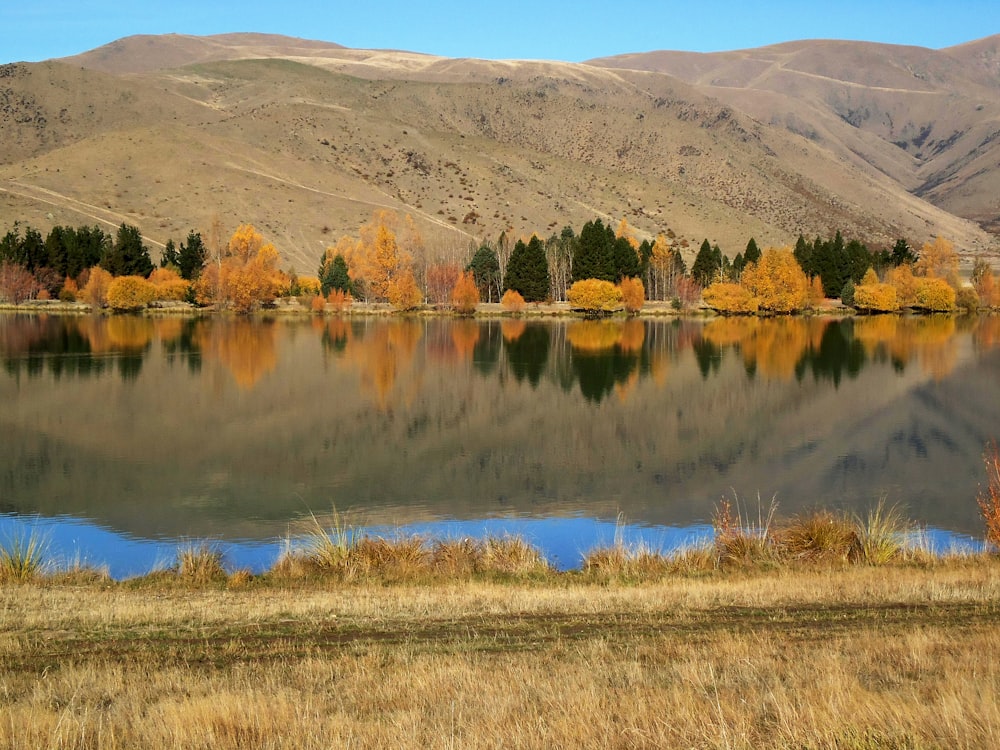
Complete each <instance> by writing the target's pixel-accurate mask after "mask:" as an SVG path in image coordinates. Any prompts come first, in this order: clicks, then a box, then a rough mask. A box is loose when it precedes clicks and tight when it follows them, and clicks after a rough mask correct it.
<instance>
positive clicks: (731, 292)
mask: <svg viewBox="0 0 1000 750" xmlns="http://www.w3.org/2000/svg"><path fill="white" fill-rule="evenodd" d="M702 298H703V299H704V300H705V304H706V305H708V306H709V307H711V308H712V309H713V310H715V311H716V312H718V313H722V314H723V315H750V314H753V313H755V312H757V309H758V303H757V300H756V299H755V298H754V297H753V296H752V295H751V294H750V292H748V291H747V290H746V289H744V288H743V287H742V286H740V285H739V284H733V283H729V282H717V283H715V284H710V285H709V286H708V288H706V289H705V291H704V292H702Z"/></svg>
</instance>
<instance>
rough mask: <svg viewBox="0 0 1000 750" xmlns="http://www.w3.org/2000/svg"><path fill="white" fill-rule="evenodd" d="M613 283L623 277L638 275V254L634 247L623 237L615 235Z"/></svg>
mask: <svg viewBox="0 0 1000 750" xmlns="http://www.w3.org/2000/svg"><path fill="white" fill-rule="evenodd" d="M613 248H614V259H615V278H614V281H615V283H619V282H621V280H622V279H624V278H635V277H638V276H639V256H638V255H637V254H636V252H635V248H634V247H632V245H631V243H629V241H628V240H627V239H626V238H624V237H616V238H615V241H614V245H613Z"/></svg>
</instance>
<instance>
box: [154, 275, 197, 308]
mask: <svg viewBox="0 0 1000 750" xmlns="http://www.w3.org/2000/svg"><path fill="white" fill-rule="evenodd" d="M149 283H150V284H151V285H152V286H153V294H154V296H153V299H164V300H174V301H183V300H185V299H187V296H188V290H189V289H190V288H191V283H190V282H189V281H185V280H184V279H182V278H181V276H180V274H179V273H177V272H176V271H174V270H173V269H171V268H157V269H155V270H154V271H153V272H152V273H151V274H150V275H149Z"/></svg>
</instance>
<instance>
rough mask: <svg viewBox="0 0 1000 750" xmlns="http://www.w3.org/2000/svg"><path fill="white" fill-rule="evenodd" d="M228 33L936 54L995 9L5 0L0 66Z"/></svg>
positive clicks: (372, 40)
mask: <svg viewBox="0 0 1000 750" xmlns="http://www.w3.org/2000/svg"><path fill="white" fill-rule="evenodd" d="M230 31H260V32H267V33H275V34H287V35H289V36H298V37H304V38H308V39H322V40H325V41H330V42H337V43H339V44H344V45H346V46H348V47H362V48H395V49H405V50H411V51H414V52H428V53H432V54H439V55H445V56H448V57H484V58H494V59H498V58H534V59H549V60H567V61H573V62H576V61H580V60H586V59H589V58H592V57H599V56H603V55H613V54H619V53H624V52H645V51H648V50H654V49H674V50H693V51H701V52H707V51H718V50H727V49H743V48H747V47H758V46H762V45H765V44H772V43H776V42H783V41H791V40H796V39H817V38H824V39H859V40H866V41H878V42H890V43H893V44H913V45H919V46H923V47H932V48H940V47H947V46H951V45H954V44H960V43H962V42H967V41H971V40H973V39H979V38H981V37H984V36H989V35H991V34H996V33H1000V2H997V0H957V1H956V0H909V1H908V2H902V1H900V0H889V1H888V2H880V1H879V0H868V2H864V1H862V0H842V1H841V2H836V3H835V2H827V3H815V2H799V1H794V2H793V1H792V0H776V1H775V2H767V3H760V2H756V3H755V2H752V1H750V0H742V1H739V0H702V1H701V2H698V0H695V1H694V2H691V0H684V1H681V2H678V1H676V0H669V1H665V2H653V1H646V0H620V1H619V2H616V3H610V2H606V1H605V2H596V1H595V0H576V2H559V3H557V2H551V1H550V0H535V1H534V2H532V1H530V0H508V1H507V2H504V3H477V2H475V0H464V1H463V2H457V1H455V0H445V1H444V2H433V3H420V2H415V1H414V0H361V1H360V2H358V1H355V2H349V3H348V2H342V1H340V0H332V1H328V2H326V3H319V2H316V0H277V2H275V0H270V1H269V2H262V1H261V0H244V1H243V2H238V3H237V2H225V1H224V2H214V1H213V0H197V1H192V0H175V1H174V2H169V1H168V2H164V3H146V2H135V1H134V0H131V1H130V2H124V1H113V0H96V1H95V0H75V1H74V0H4V1H3V2H0V40H2V41H0V62H11V61H15V60H27V61H32V62H33V61H38V60H44V59H48V58H52V57H62V56H66V55H73V54H76V53H79V52H84V51H86V50H88V49H92V48H94V47H98V46H100V45H102V44H107V43H108V42H111V41H114V40H115V39H118V38H120V37H123V36H129V35H131V34H165V33H170V32H176V33H181V34H218V33H224V32H230Z"/></svg>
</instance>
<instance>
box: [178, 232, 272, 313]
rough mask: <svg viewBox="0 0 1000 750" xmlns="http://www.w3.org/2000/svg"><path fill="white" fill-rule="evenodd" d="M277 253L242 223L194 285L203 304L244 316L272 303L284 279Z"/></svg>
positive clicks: (258, 234)
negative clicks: (233, 311) (243, 314)
mask: <svg viewBox="0 0 1000 750" xmlns="http://www.w3.org/2000/svg"><path fill="white" fill-rule="evenodd" d="M278 263H279V256H278V251H277V250H276V249H275V248H274V245H272V244H271V243H269V242H267V243H265V242H264V238H263V236H261V234H260V233H259V232H258V231H257V230H256V229H254V227H253V225H251V224H241V225H240V227H239V228H238V229H237V230H236V231H235V232H234V233H233V236H232V237H231V238H230V239H229V244H228V245H227V247H226V249H225V251H224V252H223V253H222V255H220V256H219V257H217V258H216V259H215V262H214V263H209V264H208V265H207V266H206V267H205V270H204V271H203V272H202V274H201V276H200V277H199V278H198V281H197V283H196V284H195V296H196V299H197V300H198V302H200V303H202V304H215V305H218V306H220V307H230V308H232V309H233V310H235V311H236V312H239V313H247V312H250V311H251V310H253V309H254V308H256V307H259V306H260V305H262V304H267V303H269V302H273V301H274V298H275V296H276V295H277V293H278V291H279V290H280V289H281V288H282V286H283V285H284V284H285V283H286V281H287V280H286V278H285V276H284V274H283V273H281V271H280V270H279V269H278Z"/></svg>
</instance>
